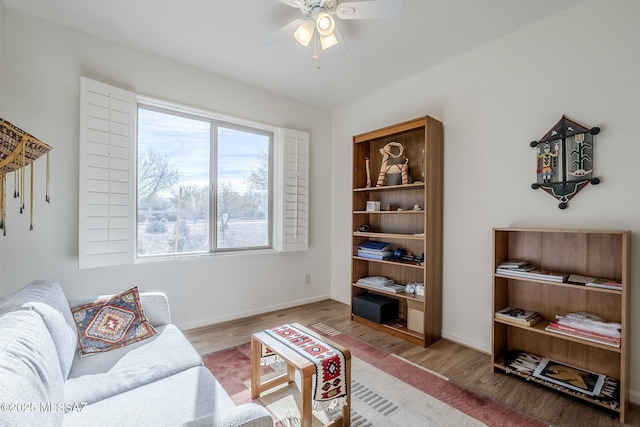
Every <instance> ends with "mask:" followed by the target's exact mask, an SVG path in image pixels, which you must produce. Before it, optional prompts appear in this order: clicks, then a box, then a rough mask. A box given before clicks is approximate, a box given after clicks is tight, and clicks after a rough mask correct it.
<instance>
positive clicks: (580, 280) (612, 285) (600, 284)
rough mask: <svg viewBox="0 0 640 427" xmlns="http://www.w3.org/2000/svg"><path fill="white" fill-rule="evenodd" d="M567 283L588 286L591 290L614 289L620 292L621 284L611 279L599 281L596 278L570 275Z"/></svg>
mask: <svg viewBox="0 0 640 427" xmlns="http://www.w3.org/2000/svg"><path fill="white" fill-rule="evenodd" d="M568 281H569V282H570V283H576V284H579V285H585V286H590V287H593V288H604V289H615V290H617V291H621V290H622V283H620V282H619V281H617V280H612V279H600V278H597V277H589V276H581V275H579V274H572V275H570V276H569V279H568Z"/></svg>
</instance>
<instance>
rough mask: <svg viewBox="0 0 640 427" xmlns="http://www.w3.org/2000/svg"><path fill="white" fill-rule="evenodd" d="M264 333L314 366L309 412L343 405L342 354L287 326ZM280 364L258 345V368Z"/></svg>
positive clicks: (344, 393)
mask: <svg viewBox="0 0 640 427" xmlns="http://www.w3.org/2000/svg"><path fill="white" fill-rule="evenodd" d="M265 332H266V333H267V334H269V335H271V336H272V337H273V338H275V339H276V340H278V341H280V342H281V343H283V344H285V345H286V346H287V347H289V348H291V349H292V350H294V351H296V352H297V353H299V354H300V355H302V356H303V357H304V358H306V359H307V360H309V361H310V362H312V363H313V364H314V365H315V367H316V374H315V378H316V381H315V384H314V390H313V410H316V411H317V410H324V411H328V410H332V409H334V408H337V407H342V406H344V405H346V403H347V392H348V390H347V387H348V385H347V384H346V381H347V376H346V372H345V369H346V366H347V365H346V360H345V357H344V353H342V351H340V350H338V349H337V348H335V347H333V346H330V345H329V344H327V343H326V342H324V341H322V340H320V339H318V338H316V337H314V336H313V335H309V334H308V333H306V332H304V331H302V330H300V329H298V328H296V327H295V326H292V325H289V324H286V325H280V326H276V327H274V328H271V329H266V330H265ZM280 362H282V359H281V358H280V357H279V356H278V355H277V354H276V353H274V352H273V350H271V349H270V348H268V347H266V346H264V345H263V346H262V349H261V364H262V365H272V364H276V363H280Z"/></svg>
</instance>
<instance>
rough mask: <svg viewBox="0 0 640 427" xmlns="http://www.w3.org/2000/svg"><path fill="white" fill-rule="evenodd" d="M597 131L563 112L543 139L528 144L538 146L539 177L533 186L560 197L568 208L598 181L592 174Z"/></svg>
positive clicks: (597, 129) (561, 203)
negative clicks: (581, 191)
mask: <svg viewBox="0 0 640 427" xmlns="http://www.w3.org/2000/svg"><path fill="white" fill-rule="evenodd" d="M598 133H600V128H598V127H593V128H591V129H589V128H586V127H585V126H583V125H581V124H578V123H576V122H574V121H572V120H569V119H568V118H566V117H565V116H562V118H561V119H560V121H559V122H558V123H556V125H555V126H554V127H553V128H551V130H550V131H549V132H547V134H546V135H545V136H543V137H542V139H540V140H539V141H532V142H531V144H529V145H531V147H535V148H537V151H536V156H537V158H536V163H537V175H538V180H537V182H535V183H534V184H531V188H533V189H534V190H536V189H538V188H542V189H543V190H544V191H546V192H547V193H549V194H551V195H552V196H553V197H555V198H556V199H558V200H559V201H560V203H559V204H558V207H559V208H560V209H566V208H567V206H568V202H569V200H571V198H572V197H573V196H575V195H576V194H577V193H578V191H580V190H582V189H583V188H584V187H585V186H586V185H587V184H589V183H591V184H593V185H596V184H599V183H600V179H599V178H597V177H594V176H593V137H594V135H597V134H598Z"/></svg>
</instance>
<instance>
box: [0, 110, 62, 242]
mask: <svg viewBox="0 0 640 427" xmlns="http://www.w3.org/2000/svg"><path fill="white" fill-rule="evenodd" d="M51 149H52V148H51V147H50V146H48V145H47V144H45V143H44V142H42V141H40V140H39V139H38V138H36V137H34V136H32V135H29V134H28V133H27V132H25V131H23V130H22V129H20V128H17V127H15V126H13V125H12V124H11V123H9V122H7V121H5V120H2V119H0V229H2V230H3V233H4V235H5V236H6V235H7V174H8V173H11V172H13V173H14V175H15V176H14V188H13V197H14V198H16V199H19V202H20V213H23V212H24V210H25V202H24V199H25V189H24V186H25V169H26V168H27V166H30V170H29V172H30V180H29V187H30V188H29V229H30V230H33V163H34V162H35V161H36V160H37V159H38V158H39V157H40V156H42V155H44V154H46V155H47V181H46V182H47V183H46V194H45V200H46V202H47V203H49V202H50V198H49V151H50V150H51Z"/></svg>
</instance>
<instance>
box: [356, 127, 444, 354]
mask: <svg viewBox="0 0 640 427" xmlns="http://www.w3.org/2000/svg"><path fill="white" fill-rule="evenodd" d="M442 182H443V131H442V123H441V122H439V121H438V120H436V119H433V118H431V117H429V116H424V117H420V118H417V119H414V120H410V121H407V122H403V123H399V124H395V125H392V126H388V127H384V128H381V129H377V130H374V131H371V132H366V133H363V134H360V135H356V136H354V137H353V181H352V184H353V187H352V233H351V242H352V253H351V301H352V307H353V306H354V301H357V300H359V299H360V298H362V297H366V296H367V295H374V296H375V295H379V296H382V297H385V298H387V299H388V300H390V301H392V302H393V301H396V302H397V307H398V310H397V315H396V316H395V318H394V319H392V320H390V321H385V322H381V323H378V322H377V321H375V320H371V318H367V316H366V315H364V316H363V315H359V314H358V313H352V319H353V320H354V321H356V322H360V323H363V324H366V325H367V326H370V327H372V328H374V329H377V330H380V331H383V332H386V333H389V334H391V335H394V336H396V337H399V338H402V339H405V340H407V341H409V342H412V343H414V344H418V345H421V346H423V347H426V346H428V345H431V344H433V343H434V342H436V341H437V340H438V339H440V337H441V329H442V217H443V216H442V199H443V193H442V192H443V184H442ZM371 242H374V244H375V243H380V244H382V245H383V247H382V248H381V249H378V250H376V249H375V248H373V249H372V248H369V247H367V246H368V245H370V244H371ZM377 277H380V278H384V279H388V280H389V281H390V282H392V284H393V286H394V289H392V290H391V289H389V288H384V287H375V286H374V287H371V286H368V285H366V284H363V283H362V281H361V279H366V278H377ZM398 286H399V287H400V288H402V289H398ZM394 305H395V304H394Z"/></svg>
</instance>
